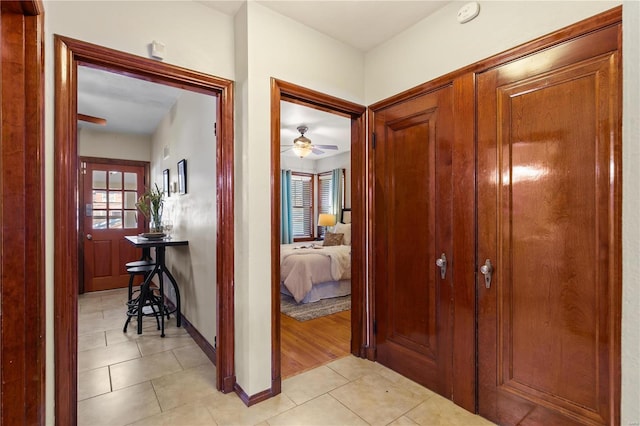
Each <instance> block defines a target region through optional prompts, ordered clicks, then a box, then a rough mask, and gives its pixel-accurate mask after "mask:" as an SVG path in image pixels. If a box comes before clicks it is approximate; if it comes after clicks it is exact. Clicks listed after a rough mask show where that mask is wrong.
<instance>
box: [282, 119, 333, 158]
mask: <svg viewBox="0 0 640 426" xmlns="http://www.w3.org/2000/svg"><path fill="white" fill-rule="evenodd" d="M307 130H309V128H308V127H307V126H298V131H299V132H300V136H298V137H297V138H295V139H294V140H293V145H283V146H286V147H287V148H286V149H284V150H283V151H281V152H285V151H288V150H289V149H291V150H293V152H294V154H296V155H297V156H298V157H300V158H304V157H306V156H307V155H309V154H311V153H312V152H313V153H314V154H316V155H318V154H324V151H322V150H320V149H319V148H322V149H336V150H337V149H338V147H337V146H336V145H314V144H312V143H311V140H310V139H309V138H307V137H306V136H305V135H304V134H305V133H306V132H307Z"/></svg>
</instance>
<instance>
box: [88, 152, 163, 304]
mask: <svg viewBox="0 0 640 426" xmlns="http://www.w3.org/2000/svg"><path fill="white" fill-rule="evenodd" d="M78 161H79V162H80V163H81V164H82V163H83V162H85V161H86V162H91V163H95V164H118V165H120V164H121V165H127V166H138V167H144V182H145V184H146V183H147V182H151V181H150V179H151V175H150V173H151V171H150V169H151V163H150V162H149V161H137V160H121V159H113V158H101V157H86V156H78ZM84 176H85V175H84V174H83V173H80V174H79V175H78V205H79V206H84V204H85V201H84V195H83V194H84V191H83V190H82V188H83V187H84V179H85V177H84ZM142 217H143V218H144V216H142ZM143 220H146V218H144V219H143ZM85 234H86V232H85V229H84V220H78V235H79V236H80V237H79V238H80V240H82V235H85ZM82 259H84V245H83V244H79V245H78V276H79V277H80V280H78V294H83V293H84V262H83V261H82Z"/></svg>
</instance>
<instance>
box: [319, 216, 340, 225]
mask: <svg viewBox="0 0 640 426" xmlns="http://www.w3.org/2000/svg"><path fill="white" fill-rule="evenodd" d="M335 224H336V216H335V215H333V214H328V213H320V215H319V216H318V226H333V225H335Z"/></svg>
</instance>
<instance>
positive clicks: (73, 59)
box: [54, 35, 235, 424]
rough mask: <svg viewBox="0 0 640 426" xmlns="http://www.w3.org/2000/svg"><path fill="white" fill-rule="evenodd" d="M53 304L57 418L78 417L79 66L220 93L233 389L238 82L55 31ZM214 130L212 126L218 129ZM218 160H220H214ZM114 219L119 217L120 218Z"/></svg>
mask: <svg viewBox="0 0 640 426" xmlns="http://www.w3.org/2000/svg"><path fill="white" fill-rule="evenodd" d="M55 56H56V68H55V84H56V88H55V95H56V117H55V136H56V140H55V148H54V155H55V158H54V167H55V185H56V188H58V190H57V191H58V192H57V196H56V198H55V219H54V223H55V229H56V234H55V238H54V249H55V250H54V251H55V255H54V264H55V266H54V287H55V294H54V305H55V313H54V315H55V338H54V341H55V359H56V362H55V382H56V401H55V407H56V413H55V416H56V420H57V421H58V422H59V423H61V424H75V423H76V419H77V412H76V400H77V396H78V395H77V357H76V353H77V348H78V339H77V330H78V308H77V303H78V288H79V282H78V281H79V276H80V274H79V272H80V267H79V264H80V263H79V251H78V249H77V248H78V244H79V241H80V235H79V232H78V227H77V223H78V220H79V216H80V209H79V206H78V204H77V202H78V200H77V190H78V181H79V179H78V170H79V168H78V166H79V161H78V134H77V133H78V132H77V120H78V113H77V99H78V87H77V82H78V67H79V66H86V67H89V68H94V69H100V70H104V71H108V72H111V73H114V74H119V75H126V76H130V77H134V78H137V79H141V80H146V81H150V82H155V83H160V84H163V85H168V86H172V87H174V88H180V89H184V90H187V91H192V92H198V93H200V94H205V95H210V96H214V97H215V99H216V103H217V107H216V113H215V116H214V117H211V121H212V122H215V123H216V127H215V129H216V132H217V138H216V139H217V144H216V148H215V157H216V159H215V161H216V163H215V164H216V182H217V186H216V192H217V200H218V202H217V205H216V211H215V216H216V223H217V226H216V229H217V235H216V271H215V277H216V290H215V294H216V342H215V343H217V346H218V347H217V349H216V350H214V352H215V354H214V357H215V360H216V371H217V374H216V387H217V388H218V389H219V390H221V391H223V392H230V391H232V390H233V385H234V383H235V376H234V366H233V351H234V348H233V291H232V282H233V240H234V239H233V220H232V218H233V121H232V117H233V114H232V112H233V82H231V81H229V80H225V79H221V78H217V77H213V76H210V75H206V74H202V73H199V72H195V71H191V70H188V69H185V68H181V67H177V66H173V65H168V64H164V63H159V62H156V61H153V60H150V59H146V58H142V57H137V56H134V55H130V54H127V53H123V52H118V51H115V50H111V49H107V48H104V47H101V46H97V45H92V44H89V43H86V42H82V41H79V40H74V39H70V38H67V37H62V36H57V35H56V36H55ZM212 131H213V129H212ZM210 160H213V159H210ZM114 223H115V222H114Z"/></svg>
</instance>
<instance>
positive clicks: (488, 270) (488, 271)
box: [480, 259, 493, 288]
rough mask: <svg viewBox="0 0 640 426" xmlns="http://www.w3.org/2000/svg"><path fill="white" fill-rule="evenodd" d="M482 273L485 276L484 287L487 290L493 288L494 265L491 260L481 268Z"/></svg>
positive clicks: (486, 261)
mask: <svg viewBox="0 0 640 426" xmlns="http://www.w3.org/2000/svg"><path fill="white" fill-rule="evenodd" d="M480 272H481V273H482V275H484V285H485V287H487V288H491V275H492V274H493V265H492V264H491V260H490V259H487V260H485V262H484V265H482V266H481V267H480Z"/></svg>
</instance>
